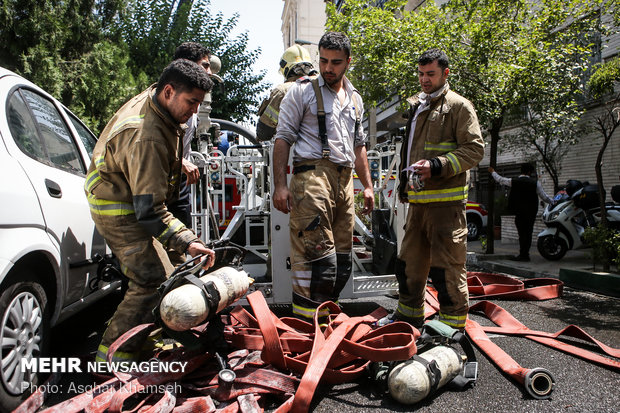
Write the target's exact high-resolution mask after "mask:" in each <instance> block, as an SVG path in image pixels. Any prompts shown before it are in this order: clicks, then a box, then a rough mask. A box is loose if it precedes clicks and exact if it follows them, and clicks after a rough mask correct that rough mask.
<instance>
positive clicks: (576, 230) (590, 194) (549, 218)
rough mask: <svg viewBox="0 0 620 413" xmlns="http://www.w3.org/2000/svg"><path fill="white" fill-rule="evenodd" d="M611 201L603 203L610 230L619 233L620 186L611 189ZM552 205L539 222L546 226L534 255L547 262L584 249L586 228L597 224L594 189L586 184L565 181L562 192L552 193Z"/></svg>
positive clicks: (599, 214)
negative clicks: (569, 252)
mask: <svg viewBox="0 0 620 413" xmlns="http://www.w3.org/2000/svg"><path fill="white" fill-rule="evenodd" d="M611 193H612V198H613V200H614V202H608V203H607V204H606V210H607V222H608V224H609V227H610V228H615V229H618V230H620V185H616V186H614V187H613V188H612V192H611ZM555 201H556V202H555V204H553V205H547V206H546V207H545V210H544V212H543V215H542V218H543V222H544V223H545V225H546V226H547V228H546V229H544V230H543V231H542V232H541V233H540V234H538V244H537V246H538V252H539V253H540V255H542V256H543V257H545V258H546V259H548V260H552V261H556V260H559V259H561V258H562V257H564V255H565V254H566V251H568V250H570V249H578V248H583V247H587V245H585V244H584V243H583V233H584V231H585V230H586V228H592V227H596V226H597V225H598V224H599V222H600V221H601V208H600V206H599V200H598V187H597V186H596V185H590V184H589V183H588V182H584V183H582V182H580V181H576V180H569V181H568V182H567V184H566V191H561V192H558V194H556V197H555Z"/></svg>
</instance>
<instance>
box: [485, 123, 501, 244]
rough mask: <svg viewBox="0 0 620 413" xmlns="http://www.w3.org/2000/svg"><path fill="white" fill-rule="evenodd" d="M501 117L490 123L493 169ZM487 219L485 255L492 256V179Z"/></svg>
mask: <svg viewBox="0 0 620 413" xmlns="http://www.w3.org/2000/svg"><path fill="white" fill-rule="evenodd" d="M502 123H503V116H502V117H499V118H495V119H493V120H492V121H491V130H490V131H489V133H490V135H491V150H490V157H491V159H490V165H491V168H493V169H495V166H496V164H497V144H498V142H499V131H500V129H501V128H502ZM488 193H489V205H488V209H489V217H488V218H487V250H486V253H487V254H493V252H494V251H495V248H494V243H495V218H494V217H495V181H494V180H493V178H490V179H489V192H488Z"/></svg>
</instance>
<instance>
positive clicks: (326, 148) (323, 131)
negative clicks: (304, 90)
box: [310, 77, 361, 159]
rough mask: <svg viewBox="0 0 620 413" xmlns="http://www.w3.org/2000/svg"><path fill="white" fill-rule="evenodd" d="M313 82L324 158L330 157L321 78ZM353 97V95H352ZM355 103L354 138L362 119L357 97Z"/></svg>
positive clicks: (314, 79) (312, 80)
mask: <svg viewBox="0 0 620 413" xmlns="http://www.w3.org/2000/svg"><path fill="white" fill-rule="evenodd" d="M310 82H311V83H312V88H313V89H314V94H315V95H316V117H317V118H318V120H319V138H320V139H321V147H322V153H323V158H324V159H329V155H330V150H329V144H328V143H327V126H326V124H325V106H324V105H323V94H322V93H321V88H320V87H319V79H318V78H316V77H315V78H313V79H311V81H310ZM351 99H353V96H351ZM353 100H354V103H353V108H354V109H355V131H354V139H357V134H358V131H359V127H360V123H361V119H360V111H359V106H358V105H357V104H355V99H353Z"/></svg>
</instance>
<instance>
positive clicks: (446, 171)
mask: <svg viewBox="0 0 620 413" xmlns="http://www.w3.org/2000/svg"><path fill="white" fill-rule="evenodd" d="M408 101H409V103H410V104H411V106H410V109H409V111H408V115H409V119H408V121H407V128H406V133H405V137H404V139H403V144H402V147H401V153H400V159H401V165H400V167H399V171H401V175H400V184H399V187H398V195H399V198H400V199H401V201H403V202H406V201H408V202H410V203H416V204H423V205H450V204H459V203H465V202H467V194H468V189H469V169H471V168H473V167H474V166H476V165H478V163H479V162H480V161H481V160H482V157H483V156H484V141H483V140H482V134H481V133H480V125H479V124H478V117H477V116H476V112H475V110H474V107H473V105H472V104H471V102H469V101H468V100H467V99H465V98H463V97H462V96H460V95H458V94H457V93H455V92H453V91H451V90H450V88H449V85H448V84H447V83H446V85H445V89H444V91H443V93H441V94H440V95H439V96H436V97H434V98H432V99H431V101H430V109H428V110H425V111H423V112H421V113H420V114H419V115H418V118H417V121H416V126H415V134H414V141H413V142H412V145H411V156H410V157H409V163H410V164H413V163H415V162H417V161H418V160H420V159H427V160H431V159H433V158H435V159H434V160H433V161H434V162H432V163H434V164H436V165H439V163H440V164H441V168H440V170H437V169H436V168H434V169H433V174H432V176H431V177H430V178H429V179H426V180H425V181H424V188H423V189H422V190H421V191H419V192H415V191H413V190H412V189H411V188H409V184H408V180H407V173H406V172H402V170H403V169H404V168H406V167H408V166H409V165H406V162H407V148H408V147H409V137H410V129H411V123H412V120H413V117H414V115H415V113H416V110H417V108H418V105H419V104H420V103H419V99H418V96H415V97H413V98H410V99H408ZM437 161H438V162H439V163H438V162H437Z"/></svg>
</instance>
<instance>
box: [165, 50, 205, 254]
mask: <svg viewBox="0 0 620 413" xmlns="http://www.w3.org/2000/svg"><path fill="white" fill-rule="evenodd" d="M177 59H188V60H191V61H192V62H196V63H198V64H199V65H200V66H202V67H203V69H204V70H205V72H206V73H207V74H208V75H211V74H212V73H211V62H210V59H211V52H210V51H209V49H207V48H206V47H204V46H203V45H201V44H200V43H196V42H184V43H181V44H180V45H179V46H178V47H177V48H176V50H175V51H174V56H173V57H172V60H177ZM197 126H198V115H196V114H194V115H192V117H191V118H190V119H189V121H188V122H187V129H185V135H184V136H183V139H182V142H183V162H182V164H181V171H182V172H183V173H182V174H181V187H180V188H181V189H180V190H179V194H180V195H179V198H178V199H177V200H176V201H174V202H172V203H171V204H169V205H168V210H169V211H170V212H171V213H172V215H174V216H175V217H177V218H178V219H180V220H181V222H182V223H183V224H184V225H185V226H186V227H188V228H191V227H192V210H191V202H190V196H191V189H190V185H192V184H195V183H196V182H198V179H200V170H199V169H198V167H197V166H196V165H194V164H193V163H192V162H191V161H190V158H191V152H192V139H193V138H194V136H195V135H196V128H197ZM174 263H175V264H178V263H177V262H174Z"/></svg>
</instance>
